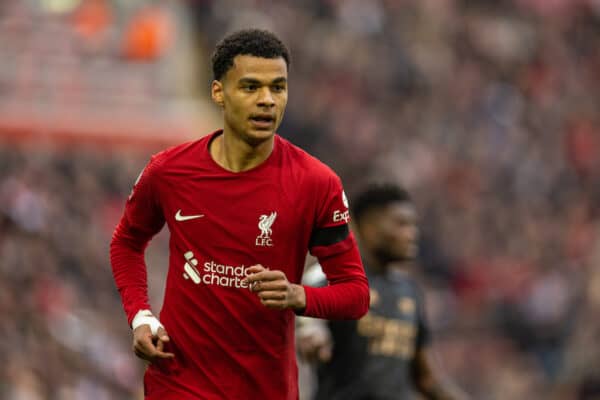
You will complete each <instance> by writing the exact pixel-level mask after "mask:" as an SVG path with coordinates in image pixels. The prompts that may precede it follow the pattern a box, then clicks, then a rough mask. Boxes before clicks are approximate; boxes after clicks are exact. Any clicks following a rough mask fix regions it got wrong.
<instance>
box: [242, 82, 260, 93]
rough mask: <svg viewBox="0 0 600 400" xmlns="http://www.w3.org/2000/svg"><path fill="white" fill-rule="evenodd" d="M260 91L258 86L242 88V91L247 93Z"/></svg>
mask: <svg viewBox="0 0 600 400" xmlns="http://www.w3.org/2000/svg"><path fill="white" fill-rule="evenodd" d="M256 89H258V85H254V84H250V85H244V86H242V90H244V91H246V92H255V91H256Z"/></svg>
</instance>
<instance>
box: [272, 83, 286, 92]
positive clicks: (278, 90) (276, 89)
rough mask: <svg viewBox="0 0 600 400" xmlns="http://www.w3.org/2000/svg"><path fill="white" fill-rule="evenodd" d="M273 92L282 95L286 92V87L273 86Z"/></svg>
mask: <svg viewBox="0 0 600 400" xmlns="http://www.w3.org/2000/svg"><path fill="white" fill-rule="evenodd" d="M271 90H272V91H274V92H275V93H281V92H283V91H284V90H285V86H284V85H273V86H271Z"/></svg>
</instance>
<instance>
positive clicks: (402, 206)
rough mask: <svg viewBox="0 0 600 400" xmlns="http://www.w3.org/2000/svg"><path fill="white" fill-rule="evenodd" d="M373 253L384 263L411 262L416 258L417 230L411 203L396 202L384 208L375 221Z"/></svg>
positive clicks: (414, 210) (415, 215) (414, 211)
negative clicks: (375, 230) (375, 233)
mask: <svg viewBox="0 0 600 400" xmlns="http://www.w3.org/2000/svg"><path fill="white" fill-rule="evenodd" d="M377 227H378V228H377V235H376V236H377V238H376V240H375V247H376V248H375V249H374V250H375V253H376V254H378V255H379V256H380V257H382V258H383V259H385V260H386V261H406V260H413V259H414V258H415V257H416V256H417V251H418V243H417V241H418V238H419V228H418V226H417V210H416V209H415V206H414V205H413V204H412V203H409V202H398V203H392V204H390V205H388V206H387V207H385V209H384V210H382V212H381V213H380V214H379V218H378V221H377Z"/></svg>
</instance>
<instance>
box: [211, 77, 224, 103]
mask: <svg viewBox="0 0 600 400" xmlns="http://www.w3.org/2000/svg"><path fill="white" fill-rule="evenodd" d="M210 95H211V97H212V99H213V101H214V102H215V103H217V104H218V105H219V106H221V107H223V106H224V105H225V99H224V98H223V83H222V82H221V81H217V80H214V81H212V83H211V85H210Z"/></svg>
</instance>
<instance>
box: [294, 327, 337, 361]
mask: <svg viewBox="0 0 600 400" xmlns="http://www.w3.org/2000/svg"><path fill="white" fill-rule="evenodd" d="M296 347H297V350H298V354H299V355H300V357H301V358H302V359H304V360H306V361H308V362H311V363H312V362H328V361H329V360H331V352H332V350H333V342H332V340H331V334H330V333H329V329H328V328H327V327H326V326H324V324H320V323H314V324H312V323H311V324H309V325H307V326H303V327H300V328H299V329H298V330H297V331H296Z"/></svg>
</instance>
